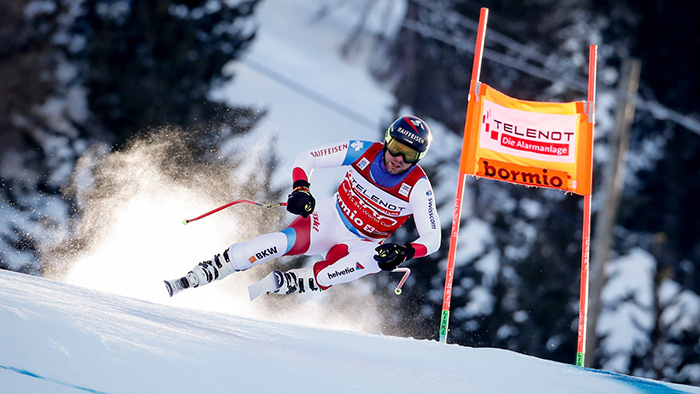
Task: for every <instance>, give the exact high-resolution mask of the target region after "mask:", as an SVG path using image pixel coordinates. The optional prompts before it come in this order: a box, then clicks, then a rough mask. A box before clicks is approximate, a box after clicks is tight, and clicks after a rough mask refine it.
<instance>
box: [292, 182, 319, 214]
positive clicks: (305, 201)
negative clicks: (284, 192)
mask: <svg viewBox="0 0 700 394" xmlns="http://www.w3.org/2000/svg"><path fill="white" fill-rule="evenodd" d="M309 186H311V184H310V183H309V182H307V181H305V180H302V179H300V180H298V181H296V182H294V186H293V187H294V189H293V190H292V193H290V194H289V196H287V211H289V212H290V213H293V214H295V215H301V216H302V217H304V218H306V217H309V215H311V213H312V212H313V211H314V208H315V207H316V199H315V198H314V196H312V195H311V192H310V191H309Z"/></svg>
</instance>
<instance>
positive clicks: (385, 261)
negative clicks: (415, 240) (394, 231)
mask: <svg viewBox="0 0 700 394" xmlns="http://www.w3.org/2000/svg"><path fill="white" fill-rule="evenodd" d="M374 250H376V251H377V254H375V255H374V259H375V260H376V261H377V265H378V266H379V268H381V269H383V270H384V271H392V270H394V269H395V268H396V267H398V266H399V265H401V263H403V262H404V261H406V260H410V259H412V258H413V256H414V255H415V254H416V250H415V249H413V246H412V245H411V244H410V243H407V244H405V245H399V244H384V245H379V246H377V247H376V248H375V249H374Z"/></svg>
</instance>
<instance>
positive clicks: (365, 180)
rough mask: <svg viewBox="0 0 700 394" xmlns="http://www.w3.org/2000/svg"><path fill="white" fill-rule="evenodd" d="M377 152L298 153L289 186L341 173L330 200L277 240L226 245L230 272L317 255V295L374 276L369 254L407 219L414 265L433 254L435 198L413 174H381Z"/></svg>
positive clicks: (344, 145) (379, 147)
mask: <svg viewBox="0 0 700 394" xmlns="http://www.w3.org/2000/svg"><path fill="white" fill-rule="evenodd" d="M383 155H384V149H383V144H382V143H379V142H370V141H359V140H351V141H344V142H340V143H337V144H332V145H329V146H324V147H320V148H316V149H312V150H310V151H307V152H303V153H301V154H300V155H299V156H297V158H296V160H295V161H294V169H293V171H292V177H293V182H294V181H298V180H306V181H309V180H310V178H311V175H312V172H313V170H314V169H318V168H332V167H339V166H348V167H349V168H348V171H347V173H346V174H345V177H344V179H343V180H342V182H341V183H340V186H339V187H338V191H337V192H336V193H335V194H334V196H333V197H332V198H328V199H325V200H322V201H319V203H318V204H317V206H316V209H315V210H314V212H313V213H312V214H311V215H309V217H307V218H304V217H301V216H300V217H298V218H296V219H295V220H294V221H293V222H292V223H291V224H290V225H289V227H287V228H286V229H284V230H282V231H281V232H278V233H271V234H264V235H261V236H258V237H256V238H253V239H251V240H249V241H245V242H240V243H236V244H234V245H232V246H231V247H230V248H229V250H228V251H227V252H228V253H227V254H228V256H227V257H230V258H231V260H232V261H231V262H232V265H233V266H234V268H235V269H236V270H245V269H248V268H250V267H252V266H254V265H258V264H262V263H265V262H267V261H269V260H271V259H273V258H276V257H279V256H282V255H301V254H304V255H317V254H320V255H321V256H323V260H322V261H319V262H316V263H315V264H314V266H313V272H314V276H315V279H316V283H317V284H318V285H319V287H321V288H322V289H326V288H328V287H330V286H332V285H335V284H339V283H346V282H350V281H353V280H355V279H358V278H361V277H363V276H365V275H368V274H373V273H377V272H379V271H380V268H379V266H378V265H377V262H376V261H375V260H374V259H373V255H374V254H375V253H376V252H375V250H374V249H375V248H376V247H377V246H378V245H380V244H381V243H382V242H384V240H386V238H387V237H389V236H390V235H391V234H392V233H393V232H395V231H396V230H397V229H398V228H399V227H401V226H402V225H403V224H404V223H405V222H406V220H407V219H408V218H409V217H410V216H411V215H413V219H414V222H415V225H416V229H417V230H418V234H419V237H418V239H416V240H414V241H413V242H411V245H412V246H413V248H414V249H415V255H414V256H413V257H414V258H418V257H423V256H426V255H428V254H431V253H433V252H435V251H436V250H438V248H439V247H440V239H441V230H440V219H439V218H438V214H437V209H436V206H435V197H434V195H433V190H432V187H431V184H430V181H429V180H428V177H427V176H426V175H425V173H424V172H423V169H421V168H420V166H418V165H415V166H412V167H410V168H409V169H408V170H407V171H405V172H404V173H401V174H397V175H392V174H390V173H389V172H388V171H387V170H386V167H385V164H384V160H383Z"/></svg>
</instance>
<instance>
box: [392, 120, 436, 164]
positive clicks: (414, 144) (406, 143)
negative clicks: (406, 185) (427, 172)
mask: <svg viewBox="0 0 700 394" xmlns="http://www.w3.org/2000/svg"><path fill="white" fill-rule="evenodd" d="M432 140H433V135H432V133H431V132H430V128H429V127H428V124H427V123H425V121H423V120H422V119H421V118H419V117H417V116H412V115H407V116H402V117H400V118H398V119H396V120H395V121H394V123H392V124H391V126H389V128H388V129H387V130H386V134H385V135H384V149H386V150H389V152H390V153H391V154H392V155H394V156H397V155H401V156H403V159H404V161H406V162H407V163H417V162H418V160H420V159H422V158H423V157H424V156H425V154H426V153H428V148H430V142H431V141H432ZM397 143H398V144H397ZM406 147H408V148H409V149H406Z"/></svg>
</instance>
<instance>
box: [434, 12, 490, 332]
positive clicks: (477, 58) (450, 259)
mask: <svg viewBox="0 0 700 394" xmlns="http://www.w3.org/2000/svg"><path fill="white" fill-rule="evenodd" d="M488 17H489V10H488V8H482V9H481V12H480V13H479V28H478V31H477V35H476V46H475V47H474V63H473V65H472V79H471V84H470V86H469V93H470V95H471V93H473V92H475V91H476V85H477V84H478V83H479V78H480V76H481V60H482V59H483V51H484V37H485V35H486V22H487V21H488ZM467 114H469V110H467ZM467 117H468V115H467ZM465 122H466V120H465ZM468 126H469V122H466V123H465V133H464V136H463V137H462V138H465V137H466V135H467V134H466V127H468ZM462 160H464V155H462V158H461V159H460V165H459V167H460V171H459V181H458V182H457V194H456V196H455V210H454V214H453V215H452V232H451V234H450V250H449V254H448V256H447V272H446V273H445V291H444V293H443V297H442V313H441V314H440V342H442V343H447V331H448V327H449V322H450V302H451V300H452V281H453V279H454V270H455V254H456V253H457V240H458V236H459V222H460V219H461V217H462V200H463V197H464V183H465V181H466V177H467V174H466V173H465V172H463V171H462V168H463V167H464V166H463V164H464V163H462V162H461V161H462Z"/></svg>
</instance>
